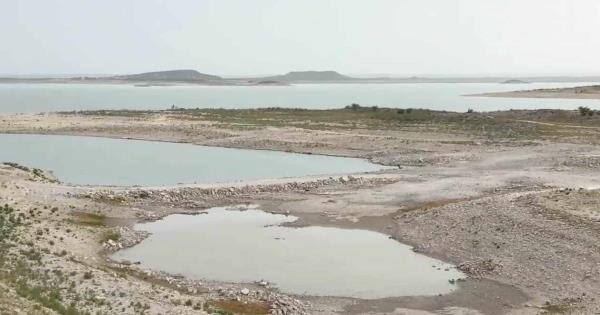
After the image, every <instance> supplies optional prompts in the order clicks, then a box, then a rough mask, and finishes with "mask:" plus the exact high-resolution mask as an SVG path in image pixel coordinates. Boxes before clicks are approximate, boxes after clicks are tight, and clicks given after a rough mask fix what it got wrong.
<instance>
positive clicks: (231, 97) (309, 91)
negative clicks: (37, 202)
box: [0, 82, 600, 113]
mask: <svg viewBox="0 0 600 315" xmlns="http://www.w3.org/2000/svg"><path fill="white" fill-rule="evenodd" d="M591 84H594V83H592V82H577V83H531V84H518V85H514V84H499V83H400V84H360V83H357V84H297V85H292V86H158V87H135V86H133V85H110V84H0V113H37V112H48V111H61V110H65V111H67V110H83V109H166V108H170V107H171V106H172V105H175V106H177V107H191V108H196V107H212V108H217V107H222V108H250V107H270V106H279V107H303V108H314V109H325V108H340V107H343V106H345V105H348V104H351V103H359V104H361V105H377V106H380V107H402V108H408V107H416V108H428V109H435V110H449V111H460V112H464V111H466V110H467V109H469V108H472V109H474V110H477V111H490V110H502V109H511V108H514V109H535V108H561V109H575V108H577V107H578V106H588V107H593V108H600V100H567V99H514V98H510V99H508V98H486V97H465V96H462V95H466V94H478V93H485V92H500V91H512V90H521V89H538V88H556V87H572V86H579V85H591ZM596 84H597V83H596Z"/></svg>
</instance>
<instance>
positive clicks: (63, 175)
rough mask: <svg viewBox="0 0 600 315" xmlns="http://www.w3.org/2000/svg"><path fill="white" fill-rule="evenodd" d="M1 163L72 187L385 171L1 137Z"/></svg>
mask: <svg viewBox="0 0 600 315" xmlns="http://www.w3.org/2000/svg"><path fill="white" fill-rule="evenodd" d="M0 148H1V150H0V162H16V163H19V164H22V165H26V166H29V167H37V168H41V169H45V170H51V171H53V173H54V174H55V175H56V176H57V177H58V178H59V180H61V181H63V182H67V183H72V184H94V185H144V186H162V185H173V184H177V183H194V182H197V183H209V182H211V183H212V182H232V181H238V180H253V179H270V178H284V177H296V176H304V175H321V174H327V175H329V174H340V173H355V172H368V171H376V170H380V169H383V168H384V167H383V166H381V165H376V164H372V163H369V162H368V161H366V160H362V159H353V158H340V157H330V156H319V155H306V154H293V153H285V152H273V151H259V150H242V149H226V148H216V147H206V146H197V145H191V144H180V143H167V142H152V141H136V140H121V139H106V138H94V137H71V136H43V135H2V134H0Z"/></svg>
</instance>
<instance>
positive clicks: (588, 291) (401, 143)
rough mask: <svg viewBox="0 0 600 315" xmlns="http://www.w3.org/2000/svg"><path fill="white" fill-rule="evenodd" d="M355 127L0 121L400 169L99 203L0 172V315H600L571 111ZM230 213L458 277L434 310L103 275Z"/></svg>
mask: <svg viewBox="0 0 600 315" xmlns="http://www.w3.org/2000/svg"><path fill="white" fill-rule="evenodd" d="M359 111H360V112H358V113H354V112H349V113H346V112H339V113H338V112H333V113H329V115H328V116H329V117H331V116H332V115H331V114H335V115H339V116H337V119H335V120H333V119H331V118H329V119H328V120H327V121H323V120H319V119H320V118H316V117H320V116H311V115H312V113H305V112H300V113H298V112H290V111H283V113H281V112H277V113H276V114H273V113H272V112H267V113H264V112H263V113H260V112H259V113H253V112H249V113H242V114H240V113H237V112H218V113H215V112H193V113H189V112H186V113H180V112H171V111H169V112H150V113H147V112H143V113H140V112H95V113H65V114H50V115H16V116H4V117H1V118H0V121H1V123H0V132H5V133H6V132H10V133H18V132H22V133H42V134H69V135H90V136H106V137H118V138H140V139H152V140H161V141H181V142H190V143H196V144H208V145H219V146H227V147H243V148H259V149H271V150H284V151H293V152H302V153H314V154H332V155H342V156H353V157H363V158H368V159H371V160H373V161H375V162H379V163H383V164H386V165H393V166H398V167H397V168H394V169H390V170H387V171H385V172H381V173H373V174H348V175H347V176H342V177H335V178H330V177H328V176H320V177H310V178H298V179H286V180H264V181H254V182H243V183H235V184H226V183H225V184H219V185H180V186H175V187H154V188H139V187H134V188H129V187H108V188H107V187H93V186H71V185H66V184H62V183H60V182H57V181H55V180H54V179H53V178H52V177H51V176H49V175H48V173H45V172H43V171H42V172H40V170H37V171H35V170H33V169H28V168H24V167H20V166H19V165H9V164H3V165H2V166H0V201H1V204H6V205H7V206H4V207H3V208H2V212H0V222H1V224H2V225H1V226H0V233H2V236H3V237H2V240H0V245H1V246H0V248H1V249H2V256H0V257H1V258H0V313H2V314H4V313H7V314H14V313H17V314H21V313H22V314H28V313H48V314H52V313H58V314H85V313H90V314H96V313H100V314H115V313H129V314H135V313H147V314H187V313H221V314H223V313H228V312H229V313H243V314H264V313H274V314H303V313H305V314H332V313H344V314H347V313H348V314H383V313H394V314H432V313H433V314H539V313H547V314H551V313H573V314H586V313H597V312H600V301H598V300H597V297H598V296H600V251H599V250H598V245H597V244H600V242H599V240H600V226H599V225H598V224H599V222H598V220H599V218H600V210H599V209H600V192H599V191H598V190H596V189H598V188H600V176H598V175H600V169H599V168H598V161H597V160H598V158H597V157H598V156H600V147H598V146H597V144H596V141H597V140H596V139H598V134H597V133H598V129H596V127H595V123H594V122H593V121H585V122H579V121H577V120H575V119H579V118H573V119H574V120H570V121H566V120H565V119H566V118H564V117H569V115H572V114H571V112H567V113H559V114H557V113H546V112H537V113H536V112H527V113H524V112H514V113H507V112H502V113H492V114H485V115H484V114H475V115H476V116H468V115H467V114H455V113H448V114H439V113H435V114H423V113H421V114H419V115H424V116H419V117H420V118H419V117H413V118H407V117H408V116H402V117H401V118H394V120H390V119H388V118H387V117H388V116H386V115H389V114H394V115H407V114H406V113H402V114H401V113H400V112H396V110H394V112H393V113H390V112H387V113H386V112H384V113H386V115H382V114H381V116H379V115H380V112H381V111H383V110H379V109H378V110H377V111H376V110H372V109H368V110H359ZM373 111H375V112H376V113H375V114H373ZM573 114H575V115H576V114H577V113H573ZM315 115H316V114H315ZM352 115H354V116H352ZM524 116H526V117H527V119H523V117H524ZM557 117H561V118H560V119H558V118H557ZM573 117H576V116H573ZM591 119H593V118H591ZM529 121H532V122H529ZM545 124H551V125H545ZM590 127H592V128H590ZM599 127H600V125H599ZM239 204H242V205H243V204H257V205H259V207H260V208H262V209H264V210H267V211H271V212H276V213H291V214H293V215H295V216H297V217H299V218H300V219H299V221H297V222H295V223H294V224H295V225H297V226H305V225H322V226H336V227H342V228H361V229H368V230H373V231H379V232H382V233H385V234H388V235H390V236H391V237H393V238H394V239H396V240H398V241H400V242H403V243H406V244H409V245H412V246H414V250H415V251H417V252H420V253H423V254H425V255H428V256H431V257H435V258H438V259H442V260H444V261H446V262H450V263H453V264H455V265H456V266H458V268H460V269H461V270H463V271H464V272H465V273H467V274H468V275H469V277H468V279H467V280H466V281H464V282H460V283H457V284H456V286H457V289H456V290H455V291H454V292H452V293H450V294H447V295H444V296H430V297H427V296H423V297H391V298H386V299H380V300H360V299H351V298H342V297H312V296H292V295H287V294H283V293H280V292H277V291H276V290H274V289H273V288H271V287H270V284H267V283H261V282H260V280H261V279H257V283H245V284H239V283H238V284H236V283H218V282H214V281H210V280H208V279H207V280H205V281H192V280H189V279H185V278H181V277H178V276H175V275H168V274H162V273H157V272H152V271H148V270H143V269H142V268H140V267H139V266H138V265H136V264H135V262H114V261H111V260H110V259H108V255H109V254H110V253H111V252H113V251H116V250H118V249H120V248H123V247H127V246H132V245H134V244H136V243H137V242H139V241H141V240H142V239H143V238H144V237H145V235H144V234H142V233H140V232H137V231H135V230H133V228H132V227H133V224H134V223H136V222H142V221H147V220H157V219H160V218H161V217H164V216H166V215H168V214H171V213H197V212H198V211H202V210H203V209H206V208H209V207H213V206H223V205H239Z"/></svg>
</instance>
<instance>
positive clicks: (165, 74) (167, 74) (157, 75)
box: [112, 70, 223, 81]
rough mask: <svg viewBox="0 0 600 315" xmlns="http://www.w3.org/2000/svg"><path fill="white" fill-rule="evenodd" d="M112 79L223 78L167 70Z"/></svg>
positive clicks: (185, 71)
mask: <svg viewBox="0 0 600 315" xmlns="http://www.w3.org/2000/svg"><path fill="white" fill-rule="evenodd" d="M112 79H116V80H130V81H217V80H222V79H223V78H221V77H219V76H216V75H211V74H205V73H200V72H198V71H196V70H169V71H156V72H145V73H139V74H130V75H119V76H115V77H112Z"/></svg>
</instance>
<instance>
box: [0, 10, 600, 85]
mask: <svg viewBox="0 0 600 315" xmlns="http://www.w3.org/2000/svg"><path fill="white" fill-rule="evenodd" d="M599 30H600V1H598V0H576V1H575V0H368V1H367V0H252V1H249V0H168V1H167V0H102V1H99V0H0V74H20V75H26V74H77V73H81V74H115V73H119V74H124V73H138V72H146V71H157V70H167V69H196V70H198V71H200V72H203V73H210V74H217V75H225V76H227V75H229V76H235V75H262V74H278V73H286V72H288V71H292V70H336V71H339V72H341V73H345V74H365V75H368V74H393V75H424V74H433V75H505V74H511V75H518V74H520V75H533V74H539V75H545V74H554V75H561V74H569V75H593V74H595V75H598V74H600V35H599V33H600V31H599Z"/></svg>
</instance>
